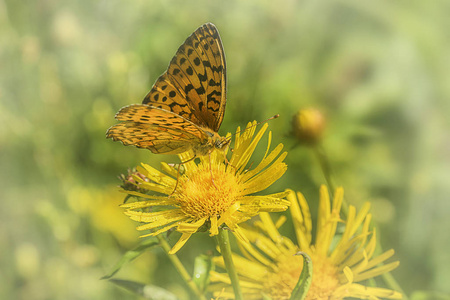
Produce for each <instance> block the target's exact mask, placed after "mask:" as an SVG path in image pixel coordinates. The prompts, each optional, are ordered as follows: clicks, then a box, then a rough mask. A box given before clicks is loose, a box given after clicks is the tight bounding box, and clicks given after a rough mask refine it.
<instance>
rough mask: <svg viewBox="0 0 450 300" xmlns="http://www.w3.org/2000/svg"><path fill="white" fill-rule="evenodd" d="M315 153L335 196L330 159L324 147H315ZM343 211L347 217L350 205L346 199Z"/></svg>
mask: <svg viewBox="0 0 450 300" xmlns="http://www.w3.org/2000/svg"><path fill="white" fill-rule="evenodd" d="M313 151H314V154H315V155H316V157H317V160H318V161H319V165H320V168H321V169H322V173H323V176H324V177H325V180H326V182H327V185H328V188H329V189H330V192H331V194H332V195H333V194H334V192H335V187H334V184H333V181H332V180H331V167H330V162H329V161H328V157H327V155H326V153H325V149H323V147H322V146H320V145H317V146H314V147H313ZM341 211H342V213H343V214H344V216H347V213H348V204H347V202H346V201H345V199H344V201H343V202H342V209H341Z"/></svg>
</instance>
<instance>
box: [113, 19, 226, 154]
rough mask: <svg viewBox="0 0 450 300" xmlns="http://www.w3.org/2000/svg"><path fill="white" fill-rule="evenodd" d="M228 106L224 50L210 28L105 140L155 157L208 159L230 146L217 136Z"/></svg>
mask: <svg viewBox="0 0 450 300" xmlns="http://www.w3.org/2000/svg"><path fill="white" fill-rule="evenodd" d="M225 105H226V64H225V54H224V50H223V45H222V41H221V39H220V36H219V32H218V30H217V28H216V26H215V25H214V24H212V23H206V24H204V25H202V26H200V27H199V28H198V29H197V30H195V31H194V32H193V33H192V34H191V35H190V36H189V37H188V38H187V39H186V41H185V42H184V43H183V44H182V45H181V46H180V47H179V48H178V51H177V52H176V54H175V56H174V57H173V58H172V60H171V61H170V63H169V67H168V68H167V70H166V72H164V74H162V75H161V76H160V77H159V78H158V79H157V80H156V82H155V84H154V85H153V87H152V89H151V90H150V92H149V93H148V94H147V95H146V96H145V98H144V100H143V101H142V104H132V105H129V106H125V107H123V108H121V109H120V110H119V112H118V113H117V114H116V116H115V118H116V119H117V120H118V121H120V122H119V123H118V124H116V125H114V126H112V127H111V128H109V129H108V131H107V133H106V137H107V138H112V139H113V140H114V141H121V142H122V143H123V144H124V145H134V146H136V147H138V148H145V149H149V150H150V151H152V152H153V153H162V154H179V153H183V152H186V151H188V150H192V151H193V152H194V158H195V157H196V156H203V155H207V154H210V153H211V152H212V150H213V149H214V148H217V149H222V148H224V147H225V146H226V145H228V144H229V142H230V139H228V138H225V137H221V136H220V135H219V134H218V133H217V132H218V130H219V128H220V125H221V123H222V120H223V117H224V114H225Z"/></svg>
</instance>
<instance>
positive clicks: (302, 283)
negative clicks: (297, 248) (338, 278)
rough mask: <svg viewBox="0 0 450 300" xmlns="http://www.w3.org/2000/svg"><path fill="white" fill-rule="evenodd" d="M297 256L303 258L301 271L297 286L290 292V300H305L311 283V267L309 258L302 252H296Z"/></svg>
mask: <svg viewBox="0 0 450 300" xmlns="http://www.w3.org/2000/svg"><path fill="white" fill-rule="evenodd" d="M297 255H301V256H303V269H302V273H301V274H300V278H299V279H298V282H297V285H296V286H295V288H294V290H293V291H292V294H291V298H290V300H303V299H305V298H306V295H307V294H308V290H309V287H310V285H311V281H312V273H313V265H312V261H311V258H310V257H309V255H308V254H306V253H304V252H298V253H297Z"/></svg>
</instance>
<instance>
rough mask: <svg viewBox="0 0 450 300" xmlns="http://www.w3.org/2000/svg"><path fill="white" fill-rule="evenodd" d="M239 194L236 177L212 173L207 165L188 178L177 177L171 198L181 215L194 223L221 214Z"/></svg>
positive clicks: (222, 172) (228, 174) (220, 172)
mask: <svg viewBox="0 0 450 300" xmlns="http://www.w3.org/2000/svg"><path fill="white" fill-rule="evenodd" d="M211 175H212V178H211ZM239 195H240V186H239V183H238V182H237V181H236V176H234V175H233V174H232V173H231V172H226V171H225V170H223V169H222V168H221V169H219V170H212V171H211V169H210V166H209V165H206V166H205V165H203V168H199V170H198V172H197V173H195V174H192V175H191V176H189V178H187V177H183V178H180V187H179V188H177V191H176V192H175V195H174V196H175V198H176V200H177V202H178V203H179V205H180V208H181V209H182V211H183V212H184V214H186V215H187V216H189V217H191V218H192V219H196V220H197V219H202V218H209V217H213V216H219V215H221V214H222V213H223V212H225V211H226V210H227V209H228V208H229V207H230V206H231V205H233V204H234V203H235V202H236V199H237V198H238V196H239Z"/></svg>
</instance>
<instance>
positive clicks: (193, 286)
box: [156, 235, 206, 300]
mask: <svg viewBox="0 0 450 300" xmlns="http://www.w3.org/2000/svg"><path fill="white" fill-rule="evenodd" d="M156 237H157V238H158V240H159V244H160V245H161V247H162V248H163V249H164V251H165V252H166V253H167V256H168V257H169V259H170V261H171V262H172V264H173V265H174V267H175V269H177V271H178V273H179V274H180V275H181V277H182V278H183V280H184V282H186V284H187V285H188V286H189V288H190V289H191V291H192V292H193V293H194V294H195V295H196V296H197V297H198V299H200V300H206V298H205V296H204V295H203V294H202V292H200V290H199V289H198V287H197V285H196V284H195V282H194V281H192V278H191V276H190V275H189V273H188V272H187V271H186V269H185V268H184V266H183V264H182V263H181V261H180V259H179V258H178V256H177V255H176V254H169V251H170V245H169V244H168V243H167V241H166V240H165V239H164V238H163V237H161V235H157V236H156Z"/></svg>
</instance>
